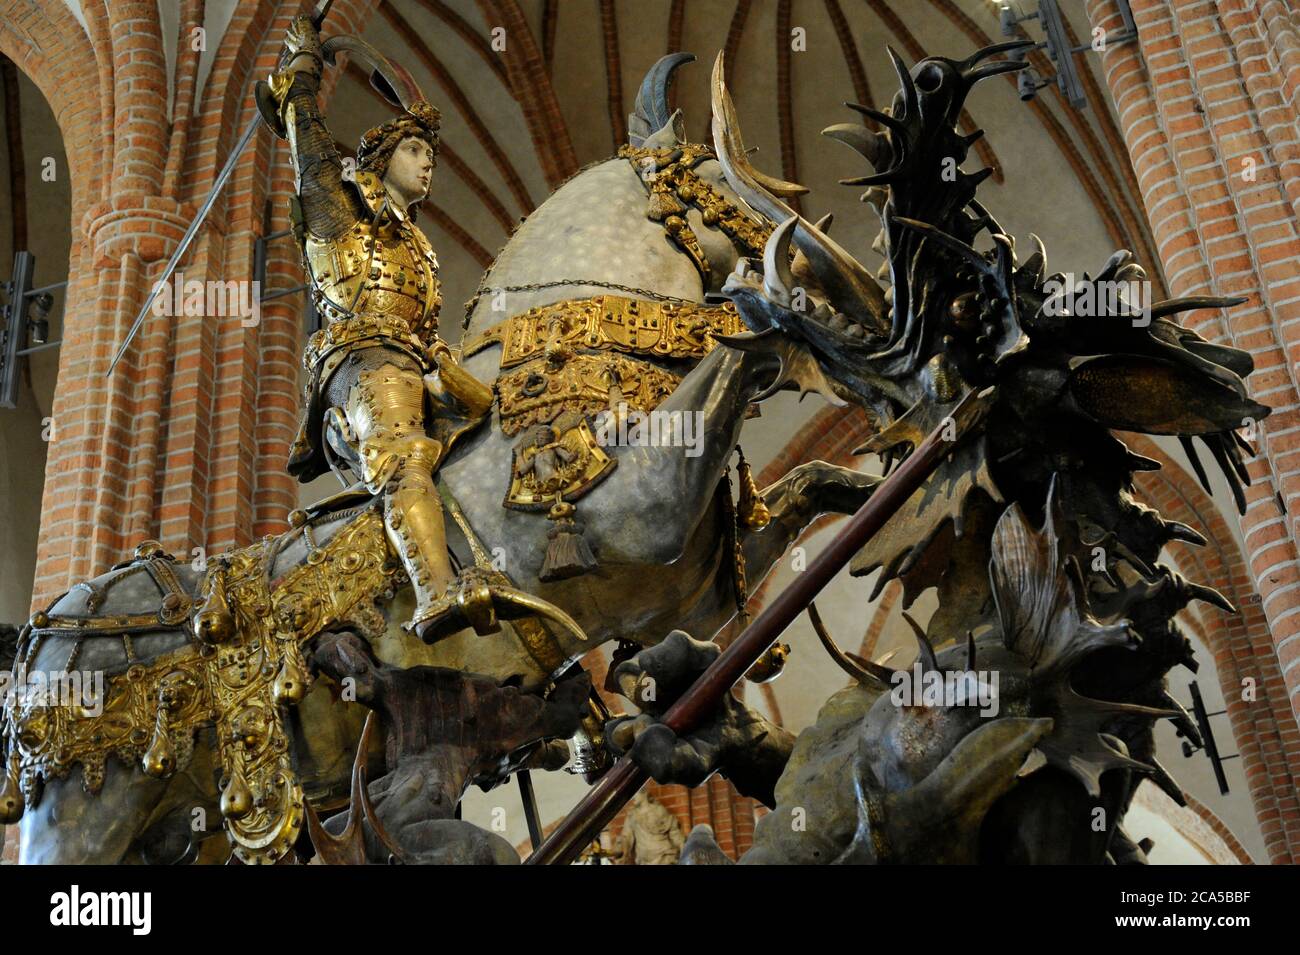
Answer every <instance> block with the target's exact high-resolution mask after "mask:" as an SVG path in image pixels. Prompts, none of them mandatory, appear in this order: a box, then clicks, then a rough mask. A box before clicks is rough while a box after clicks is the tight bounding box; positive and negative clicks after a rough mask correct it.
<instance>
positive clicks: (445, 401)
mask: <svg viewBox="0 0 1300 955" xmlns="http://www.w3.org/2000/svg"><path fill="white" fill-rule="evenodd" d="M319 85H320V79H319V70H304V71H296V72H295V71H285V72H282V73H278V74H276V75H275V76H273V77H272V80H271V83H270V91H271V94H272V97H273V100H274V108H275V111H276V113H277V115H276V116H275V119H276V120H277V121H278V122H277V123H276V124H275V125H277V126H278V129H277V132H279V133H280V134H281V135H283V136H284V137H285V138H287V139H288V140H289V142H290V145H291V152H292V157H293V163H294V169H295V172H296V174H297V195H296V197H295V200H294V210H293V212H294V224H295V231H296V234H297V235H298V237H299V240H300V242H301V244H302V249H303V260H304V266H305V268H306V271H307V277H308V282H309V283H310V286H311V295H312V299H313V301H314V303H315V306H316V309H317V311H318V313H319V314H320V315H321V317H322V319H323V322H324V327H322V328H321V329H320V330H319V331H317V332H315V333H314V334H313V335H312V336H311V339H310V340H309V342H308V345H307V349H306V352H305V354H304V356H303V362H304V365H305V367H306V368H307V370H308V372H309V373H310V380H309V381H308V384H307V386H306V391H305V395H304V397H305V399H306V401H305V411H304V414H303V417H302V421H301V425H300V427H299V430H298V435H297V437H296V438H295V440H294V444H293V447H292V448H291V450H290V457H289V470H290V472H291V473H292V474H294V475H295V476H296V477H298V479H299V480H300V481H304V482H305V481H309V480H311V479H312V478H314V477H317V476H318V475H320V474H322V473H324V472H325V471H326V470H327V469H328V468H329V466H330V457H331V455H332V456H334V457H337V458H339V459H342V460H343V461H344V462H345V463H346V464H348V465H349V466H350V467H351V468H352V469H353V470H354V471H356V472H357V473H358V474H359V475H360V477H361V480H362V482H363V483H364V484H365V486H366V487H367V489H369V490H370V491H371V492H372V493H376V494H377V493H381V492H382V493H383V494H384V495H385V501H384V503H385V516H386V520H385V525H386V528H387V532H388V535H389V538H390V540H391V542H392V544H393V547H394V549H395V550H396V551H397V553H399V554H400V555H401V557H402V560H403V562H404V563H405V566H406V571H407V573H408V575H409V577H410V580H411V584H412V586H413V588H414V590H415V594H416V598H417V608H416V612H415V616H414V618H413V619H412V621H411V623H410V624H409V625H408V626H409V627H411V628H415V629H417V630H418V629H419V628H420V625H422V624H424V623H426V622H427V621H428V620H429V619H430V618H431V617H433V616H435V615H436V614H437V613H439V612H441V613H442V615H444V616H445V614H446V608H445V607H443V608H441V611H439V605H440V603H441V604H445V603H447V601H446V600H443V601H441V602H440V601H439V599H438V598H439V597H440V596H443V595H444V594H445V593H446V592H447V590H448V585H449V584H450V583H451V581H452V579H453V573H452V570H451V566H450V562H449V560H448V557H447V548H446V536H445V531H444V523H443V513H442V506H441V503H440V500H439V496H438V494H437V491H436V489H435V486H434V481H433V475H434V473H435V472H436V470H437V468H438V466H439V464H440V463H441V461H442V459H443V457H444V456H445V454H446V453H447V451H448V449H449V448H450V446H451V444H452V442H453V441H454V440H455V438H456V437H457V436H458V435H459V434H461V433H463V432H464V431H466V430H468V429H469V428H470V427H472V426H473V425H474V424H475V423H477V422H478V421H479V420H481V419H482V417H483V416H484V414H485V413H486V411H487V409H488V408H489V407H490V405H491V402H492V393H491V390H490V389H489V388H488V387H487V386H486V385H483V384H482V383H481V382H479V381H477V380H476V379H474V378H473V377H472V376H470V375H469V374H468V373H466V372H464V371H463V370H461V369H460V367H459V365H458V364H457V363H456V360H455V357H454V356H453V353H452V351H451V349H450V348H449V347H448V346H447V345H446V343H444V342H443V341H442V339H441V338H439V337H438V308H439V305H440V301H441V300H440V296H439V287H438V260H437V257H436V256H435V255H434V252H433V249H432V247H431V246H430V245H429V241H428V239H426V238H425V236H424V234H423V233H422V232H421V231H420V229H419V228H418V227H416V225H415V222H414V212H413V211H408V210H407V209H403V208H402V207H401V206H402V203H401V202H400V201H398V200H397V199H396V197H395V195H394V194H393V193H392V191H391V190H390V189H389V187H388V186H387V185H386V184H385V182H384V180H383V178H382V177H381V173H382V172H383V170H384V168H386V167H387V162H388V158H387V157H384V158H383V159H382V160H381V161H379V162H375V163H373V164H372V165H375V166H379V168H378V169H376V168H366V167H367V162H368V160H367V158H366V156H364V155H362V154H359V163H358V168H357V169H356V170H355V172H354V173H353V174H350V175H345V171H344V165H343V162H342V159H341V157H340V155H339V152H338V150H337V148H336V147H335V144H334V139H333V137H332V135H331V134H330V132H329V130H328V129H327V128H326V126H325V123H324V121H323V119H322V116H321V112H320V107H319V104H318V101H317V91H318V89H319ZM436 117H437V113H436V111H435V110H433V108H432V107H429V106H428V105H427V104H424V103H419V104H416V105H415V106H413V107H412V108H411V109H410V110H409V111H408V115H407V116H405V117H402V118H399V119H398V120H397V121H395V122H394V123H391V124H388V125H387V126H383V127H377V128H376V129H375V130H372V131H371V132H370V133H368V134H367V139H365V140H363V143H362V151H363V153H364V151H365V149H366V145H367V141H370V142H371V143H374V142H377V141H380V140H382V139H383V137H384V136H387V137H388V141H389V142H390V143H391V142H392V140H393V139H397V140H399V141H405V139H407V138H410V137H412V136H414V137H415V138H417V139H423V140H424V141H426V142H428V143H429V144H430V146H435V145H436V132H435V131H436V128H437V120H436ZM389 155H391V149H390V150H389Z"/></svg>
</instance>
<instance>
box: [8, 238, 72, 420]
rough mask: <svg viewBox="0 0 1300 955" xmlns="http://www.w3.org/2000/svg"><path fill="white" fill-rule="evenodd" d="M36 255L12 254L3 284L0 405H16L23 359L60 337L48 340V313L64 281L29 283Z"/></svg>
mask: <svg viewBox="0 0 1300 955" xmlns="http://www.w3.org/2000/svg"><path fill="white" fill-rule="evenodd" d="M35 274H36V256H34V255H32V254H31V253H30V252H27V251H21V252H18V253H16V254H15V255H14V271H13V277H12V278H11V279H9V281H7V282H5V283H4V285H3V286H0V288H3V290H4V292H5V296H6V299H7V301H6V302H5V305H4V306H3V308H2V309H0V408H17V407H18V380H19V378H20V375H19V371H20V369H21V368H22V359H24V358H26V357H27V356H28V355H31V354H34V353H35V352H38V351H45V350H46V349H47V348H58V347H59V346H60V345H61V344H63V340H62V339H57V340H55V341H49V340H48V339H49V331H50V321H49V315H50V311H51V309H53V307H54V292H55V291H57V290H59V289H62V288H66V287H67V285H68V283H67V281H63V282H54V283H52V284H50V285H42V286H40V287H39V288H33V287H32V281H33V279H34V277H35Z"/></svg>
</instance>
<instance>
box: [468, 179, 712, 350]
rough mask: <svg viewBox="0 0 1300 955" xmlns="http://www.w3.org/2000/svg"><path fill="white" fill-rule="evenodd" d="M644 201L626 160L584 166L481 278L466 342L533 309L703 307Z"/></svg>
mask: <svg viewBox="0 0 1300 955" xmlns="http://www.w3.org/2000/svg"><path fill="white" fill-rule="evenodd" d="M648 202H649V198H648V195H647V193H646V189H645V185H644V184H643V183H642V182H641V179H640V177H639V176H638V175H637V173H636V170H635V169H634V168H633V167H632V165H631V164H630V163H628V162H627V161H626V160H623V159H617V158H615V159H610V160H607V161H605V162H602V163H598V164H595V165H593V166H590V167H588V168H587V169H586V170H585V171H583V172H582V173H580V174H578V175H577V176H575V177H573V178H572V179H570V180H569V181H568V182H567V183H565V184H564V185H563V186H561V187H560V188H559V189H558V190H557V191H556V192H555V193H554V194H553V195H551V197H550V198H548V199H547V200H546V201H545V202H544V203H542V204H541V205H540V206H539V207H538V208H537V210H536V211H535V212H533V214H532V215H531V216H529V217H528V219H527V221H525V222H524V223H523V224H522V225H521V226H520V227H519V228H518V229H517V230H516V231H515V233H514V235H513V236H511V238H510V241H509V242H507V243H506V246H505V248H503V249H502V250H501V253H500V255H498V257H497V259H496V262H495V263H494V264H493V266H492V268H491V269H490V270H489V272H488V274H487V275H486V276H485V277H484V279H483V282H482V286H481V288H480V289H479V291H478V295H477V300H476V302H475V304H474V307H473V309H472V310H471V312H470V315H469V322H468V325H467V326H466V331H465V335H464V339H463V340H464V341H466V342H470V341H473V340H474V339H475V338H477V337H478V336H479V335H481V334H483V333H484V332H486V331H487V330H488V329H490V328H492V327H493V326H495V325H497V324H498V323H500V322H501V321H503V320H505V319H507V318H509V317H511V316H513V315H518V314H520V313H522V312H525V311H527V310H528V309H530V308H536V307H539V306H543V305H549V304H552V303H554V302H559V301H565V300H569V299H582V298H591V297H594V296H598V295H611V294H612V295H627V296H629V297H633V298H656V297H659V296H667V297H670V298H677V299H684V300H687V301H695V302H698V301H701V300H702V298H703V285H702V283H701V280H700V276H699V273H698V272H697V271H696V269H695V266H694V265H693V263H692V262H691V260H690V258H689V257H688V256H687V255H685V254H684V253H683V252H681V251H680V250H678V249H677V248H676V247H675V246H674V245H673V244H672V243H671V242H670V241H669V240H668V238H667V235H666V233H665V232H664V228H663V225H662V224H661V223H659V222H655V221H652V220H651V219H649V218H648V217H647V215H646V211H647V207H648Z"/></svg>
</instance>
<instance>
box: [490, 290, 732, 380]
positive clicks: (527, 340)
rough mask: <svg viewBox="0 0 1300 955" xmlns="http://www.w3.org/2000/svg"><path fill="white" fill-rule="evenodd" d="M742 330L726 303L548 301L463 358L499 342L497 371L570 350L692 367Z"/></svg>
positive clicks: (503, 325)
mask: <svg viewBox="0 0 1300 955" xmlns="http://www.w3.org/2000/svg"><path fill="white" fill-rule="evenodd" d="M744 329H745V326H744V324H743V323H742V322H741V320H740V316H739V314H738V313H737V312H736V308H735V306H734V305H732V304H731V303H730V302H727V303H725V304H722V305H697V304H695V303H693V302H652V301H649V300H647V299H636V298H625V297H623V296H621V295H598V296H596V297H595V298H585V299H569V300H566V301H563V302H553V303H552V304H550V305H543V306H540V307H538V308H532V309H529V310H528V311H526V312H521V313H520V314H518V315H514V316H511V317H510V318H508V319H506V320H505V321H504V322H500V323H498V324H497V325H494V326H493V327H492V328H490V329H488V330H487V331H485V332H484V333H483V334H482V335H479V336H477V337H476V338H474V339H473V340H472V341H471V342H469V343H468V344H467V345H466V346H465V349H464V354H465V357H469V356H470V355H473V354H475V353H477V352H479V351H482V350H483V349H484V348H486V347H488V346H489V345H492V344H496V343H500V344H501V347H502V352H501V367H502V368H503V369H507V368H514V367H515V366H517V365H520V364H523V363H524V362H527V361H529V360H531V359H535V358H538V357H555V356H556V355H557V353H559V354H560V355H563V354H567V353H572V351H573V350H574V349H591V350H596V351H618V352H623V353H624V354H629V355H640V356H642V357H645V358H667V359H685V360H689V361H692V362H694V361H699V360H700V359H701V358H703V357H704V356H705V355H707V354H708V353H709V352H710V351H712V350H713V348H714V347H715V346H716V345H717V340H716V338H717V336H720V335H734V334H736V333H737V332H741V331H744Z"/></svg>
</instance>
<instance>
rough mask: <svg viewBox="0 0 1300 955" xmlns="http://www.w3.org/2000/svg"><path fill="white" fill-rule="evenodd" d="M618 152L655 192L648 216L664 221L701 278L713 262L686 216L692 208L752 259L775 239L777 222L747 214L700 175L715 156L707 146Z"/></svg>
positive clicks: (704, 220) (651, 199)
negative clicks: (700, 168)
mask: <svg viewBox="0 0 1300 955" xmlns="http://www.w3.org/2000/svg"><path fill="white" fill-rule="evenodd" d="M618 154H619V156H621V157H623V158H624V159H626V160H628V161H629V162H631V163H632V165H633V167H635V169H636V170H637V174H638V175H639V176H640V177H641V179H642V181H643V182H645V184H646V187H647V188H648V189H649V190H650V203H649V206H648V207H647V209H646V215H647V216H648V217H649V218H650V219H653V220H654V221H655V222H661V223H663V227H664V231H665V232H667V233H668V235H669V237H670V238H671V239H672V240H673V241H674V242H675V243H677V245H678V246H679V247H680V248H681V250H682V251H683V252H685V253H686V254H687V255H688V256H689V257H690V259H691V261H692V262H694V263H695V267H696V268H697V269H698V270H699V272H700V275H702V276H704V277H705V278H706V279H707V278H708V275H709V261H708V258H707V257H706V256H705V254H704V249H703V248H702V247H701V246H700V241H699V239H698V237H697V236H696V235H695V232H694V230H693V229H692V228H691V225H690V221H689V220H688V219H687V217H686V209H687V207H688V206H694V207H695V208H696V209H698V210H699V212H700V218H701V220H702V221H703V222H704V224H705V225H707V226H713V227H714V228H716V229H718V230H720V231H721V232H722V233H723V234H724V235H726V236H727V238H729V239H731V241H732V242H733V243H735V245H736V246H737V247H738V248H739V249H740V250H741V251H742V252H743V253H744V254H746V255H748V256H749V257H751V258H758V257H759V256H761V255H762V254H763V249H764V247H765V246H766V245H767V240H768V238H770V237H771V235H772V224H771V223H770V222H767V221H766V220H763V219H758V218H755V217H754V216H751V215H749V214H748V213H746V212H745V211H744V210H743V209H741V208H740V207H739V206H738V205H736V203H734V202H732V201H731V200H729V199H727V197H726V196H724V195H723V194H722V193H721V192H719V191H718V190H717V189H716V188H714V186H713V185H712V184H711V183H709V182H708V181H707V180H705V179H704V178H702V177H701V176H700V175H699V173H697V172H695V167H696V166H697V165H699V164H700V163H701V162H703V161H705V160H706V159H713V158H714V153H713V150H711V149H710V148H709V147H708V146H704V145H701V144H698V143H684V144H682V145H680V146H674V147H666V148H661V149H647V148H645V147H642V146H622V147H620V148H619V151H618Z"/></svg>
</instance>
